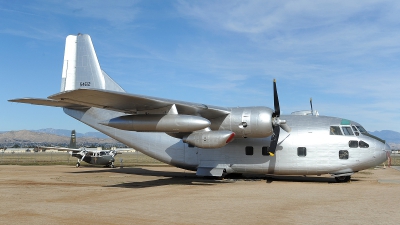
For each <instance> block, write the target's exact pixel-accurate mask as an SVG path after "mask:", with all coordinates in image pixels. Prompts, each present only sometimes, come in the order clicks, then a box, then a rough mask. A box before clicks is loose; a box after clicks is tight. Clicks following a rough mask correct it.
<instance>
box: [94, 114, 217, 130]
mask: <svg viewBox="0 0 400 225" xmlns="http://www.w3.org/2000/svg"><path fill="white" fill-rule="evenodd" d="M101 124H103V125H106V126H109V127H114V128H117V129H120V130H130V131H148V132H193V131H196V130H202V129H204V128H207V127H209V126H210V124H211V123H210V121H209V120H207V119H205V118H203V117H199V116H191V115H177V114H167V115H161V114H155V115H129V116H120V117H116V118H113V119H111V120H109V121H104V122H102V123H101Z"/></svg>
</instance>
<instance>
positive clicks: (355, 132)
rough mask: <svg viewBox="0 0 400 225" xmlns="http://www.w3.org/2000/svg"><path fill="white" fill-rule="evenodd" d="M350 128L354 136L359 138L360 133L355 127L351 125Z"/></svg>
mask: <svg viewBox="0 0 400 225" xmlns="http://www.w3.org/2000/svg"><path fill="white" fill-rule="evenodd" d="M351 128H353V131H354V134H355V135H356V136H360V132H359V131H358V130H357V128H356V126H354V125H353V126H351Z"/></svg>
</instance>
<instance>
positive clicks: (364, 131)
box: [356, 125, 368, 133]
mask: <svg viewBox="0 0 400 225" xmlns="http://www.w3.org/2000/svg"><path fill="white" fill-rule="evenodd" d="M356 127H357V128H358V130H359V131H360V132H361V133H368V132H367V130H365V129H364V127H362V126H360V125H358V126H356Z"/></svg>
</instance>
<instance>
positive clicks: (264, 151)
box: [261, 146, 269, 155]
mask: <svg viewBox="0 0 400 225" xmlns="http://www.w3.org/2000/svg"><path fill="white" fill-rule="evenodd" d="M261 154H262V155H269V152H268V147H266V146H264V147H262V149H261Z"/></svg>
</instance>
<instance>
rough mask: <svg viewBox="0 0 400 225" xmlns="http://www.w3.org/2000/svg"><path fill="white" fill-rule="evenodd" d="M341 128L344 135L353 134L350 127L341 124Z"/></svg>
mask: <svg viewBox="0 0 400 225" xmlns="http://www.w3.org/2000/svg"><path fill="white" fill-rule="evenodd" d="M342 128H343V133H344V135H354V134H353V131H352V130H351V127H348V126H343V127H342Z"/></svg>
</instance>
